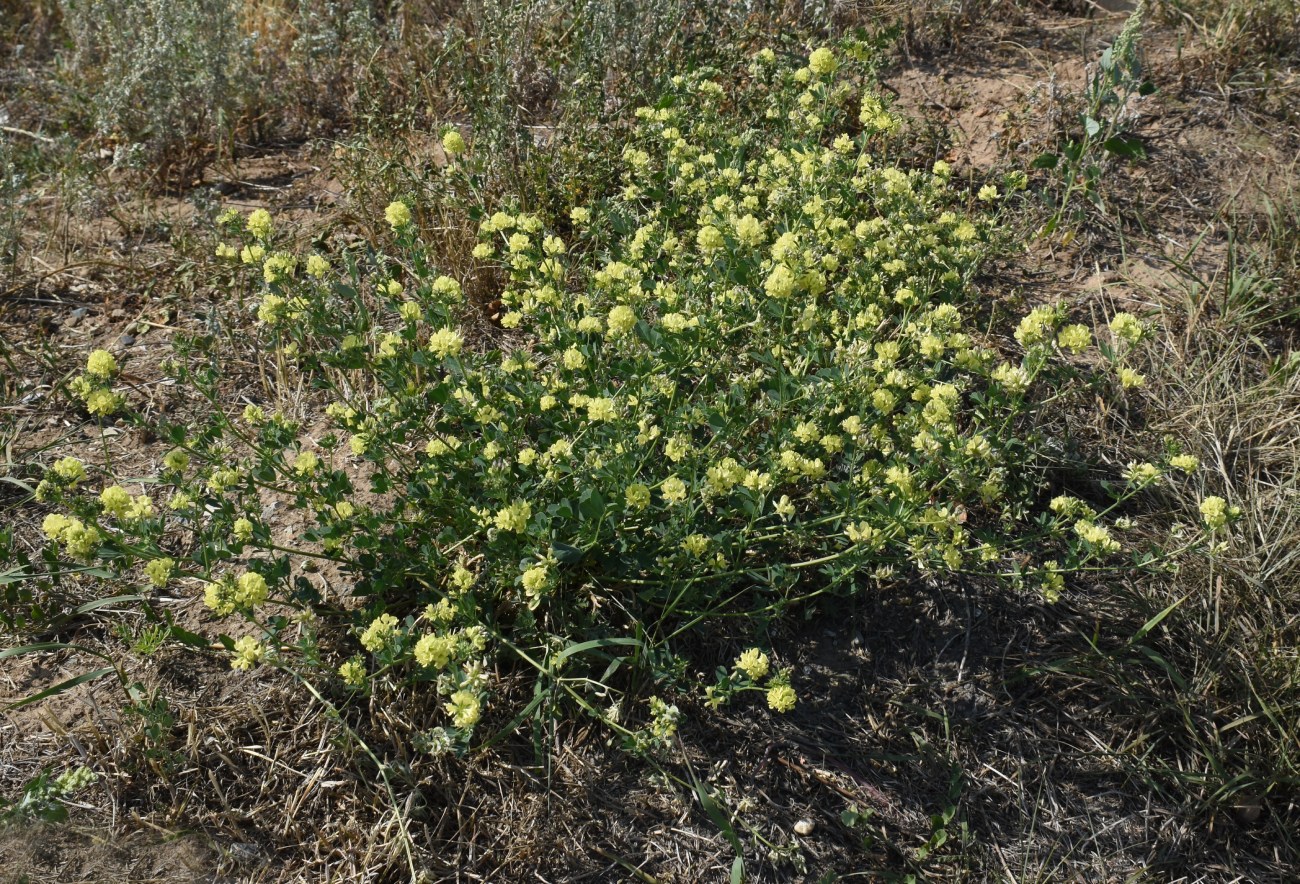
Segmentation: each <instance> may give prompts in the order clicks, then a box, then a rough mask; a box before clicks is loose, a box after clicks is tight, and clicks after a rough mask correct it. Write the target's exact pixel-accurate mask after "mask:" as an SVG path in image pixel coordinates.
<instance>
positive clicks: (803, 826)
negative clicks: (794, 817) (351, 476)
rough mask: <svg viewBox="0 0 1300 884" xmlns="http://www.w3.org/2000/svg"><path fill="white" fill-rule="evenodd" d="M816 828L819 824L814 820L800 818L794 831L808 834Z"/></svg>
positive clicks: (799, 833) (797, 833) (798, 833)
mask: <svg viewBox="0 0 1300 884" xmlns="http://www.w3.org/2000/svg"><path fill="white" fill-rule="evenodd" d="M815 828H817V824H816V823H814V822H813V821H812V820H799V822H797V823H795V824H794V833H795V834H796V835H804V836H807V835H811V834H812V833H813V829H815Z"/></svg>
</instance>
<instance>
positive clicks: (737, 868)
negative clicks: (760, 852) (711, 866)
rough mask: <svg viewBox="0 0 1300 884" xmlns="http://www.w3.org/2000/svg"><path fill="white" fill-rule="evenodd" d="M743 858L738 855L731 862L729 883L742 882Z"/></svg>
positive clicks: (743, 873) (743, 875) (738, 883)
mask: <svg viewBox="0 0 1300 884" xmlns="http://www.w3.org/2000/svg"><path fill="white" fill-rule="evenodd" d="M744 880H745V858H744V857H743V856H738V857H736V858H735V860H733V861H732V863H731V884H744Z"/></svg>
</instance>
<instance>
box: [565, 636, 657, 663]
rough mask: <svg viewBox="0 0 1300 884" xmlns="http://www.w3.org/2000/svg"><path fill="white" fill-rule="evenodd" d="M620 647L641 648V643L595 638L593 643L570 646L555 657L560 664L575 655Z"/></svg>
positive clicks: (624, 638) (624, 639)
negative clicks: (593, 650) (596, 649)
mask: <svg viewBox="0 0 1300 884" xmlns="http://www.w3.org/2000/svg"><path fill="white" fill-rule="evenodd" d="M618 645H623V646H627V647H640V645H641V641H640V639H635V638H628V637H623V638H593V639H592V640H591V641H586V642H578V644H576V645H569V646H568V647H567V648H565V649H564V650H563V651H560V653H558V654H556V655H555V661H556V662H557V663H558V662H559V661H561V660H567V659H568V658H569V657H572V656H573V655H574V654H581V653H583V652H584V651H590V650H592V649H593V648H609V647H615V646H618Z"/></svg>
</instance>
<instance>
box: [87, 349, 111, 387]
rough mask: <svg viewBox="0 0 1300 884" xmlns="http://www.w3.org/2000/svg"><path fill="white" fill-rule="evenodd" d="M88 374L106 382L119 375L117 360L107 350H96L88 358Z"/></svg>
mask: <svg viewBox="0 0 1300 884" xmlns="http://www.w3.org/2000/svg"><path fill="white" fill-rule="evenodd" d="M86 374H88V375H90V376H92V377H95V378H98V379H99V380H103V381H106V380H108V379H109V378H111V377H113V375H115V374H117V360H116V359H114V358H113V354H112V353H109V352H108V351H107V350H95V351H94V352H92V353H91V354H90V356H88V357H87V358H86Z"/></svg>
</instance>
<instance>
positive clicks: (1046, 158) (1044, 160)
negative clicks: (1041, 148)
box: [1029, 153, 1061, 169]
mask: <svg viewBox="0 0 1300 884" xmlns="http://www.w3.org/2000/svg"><path fill="white" fill-rule="evenodd" d="M1060 161H1061V158H1060V156H1058V155H1057V154H1054V153H1040V154H1039V155H1038V156H1036V157H1034V159H1033V161H1032V162H1031V163H1030V164H1029V168H1031V169H1055V168H1056V166H1057V164H1058V163H1059V162H1060Z"/></svg>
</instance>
